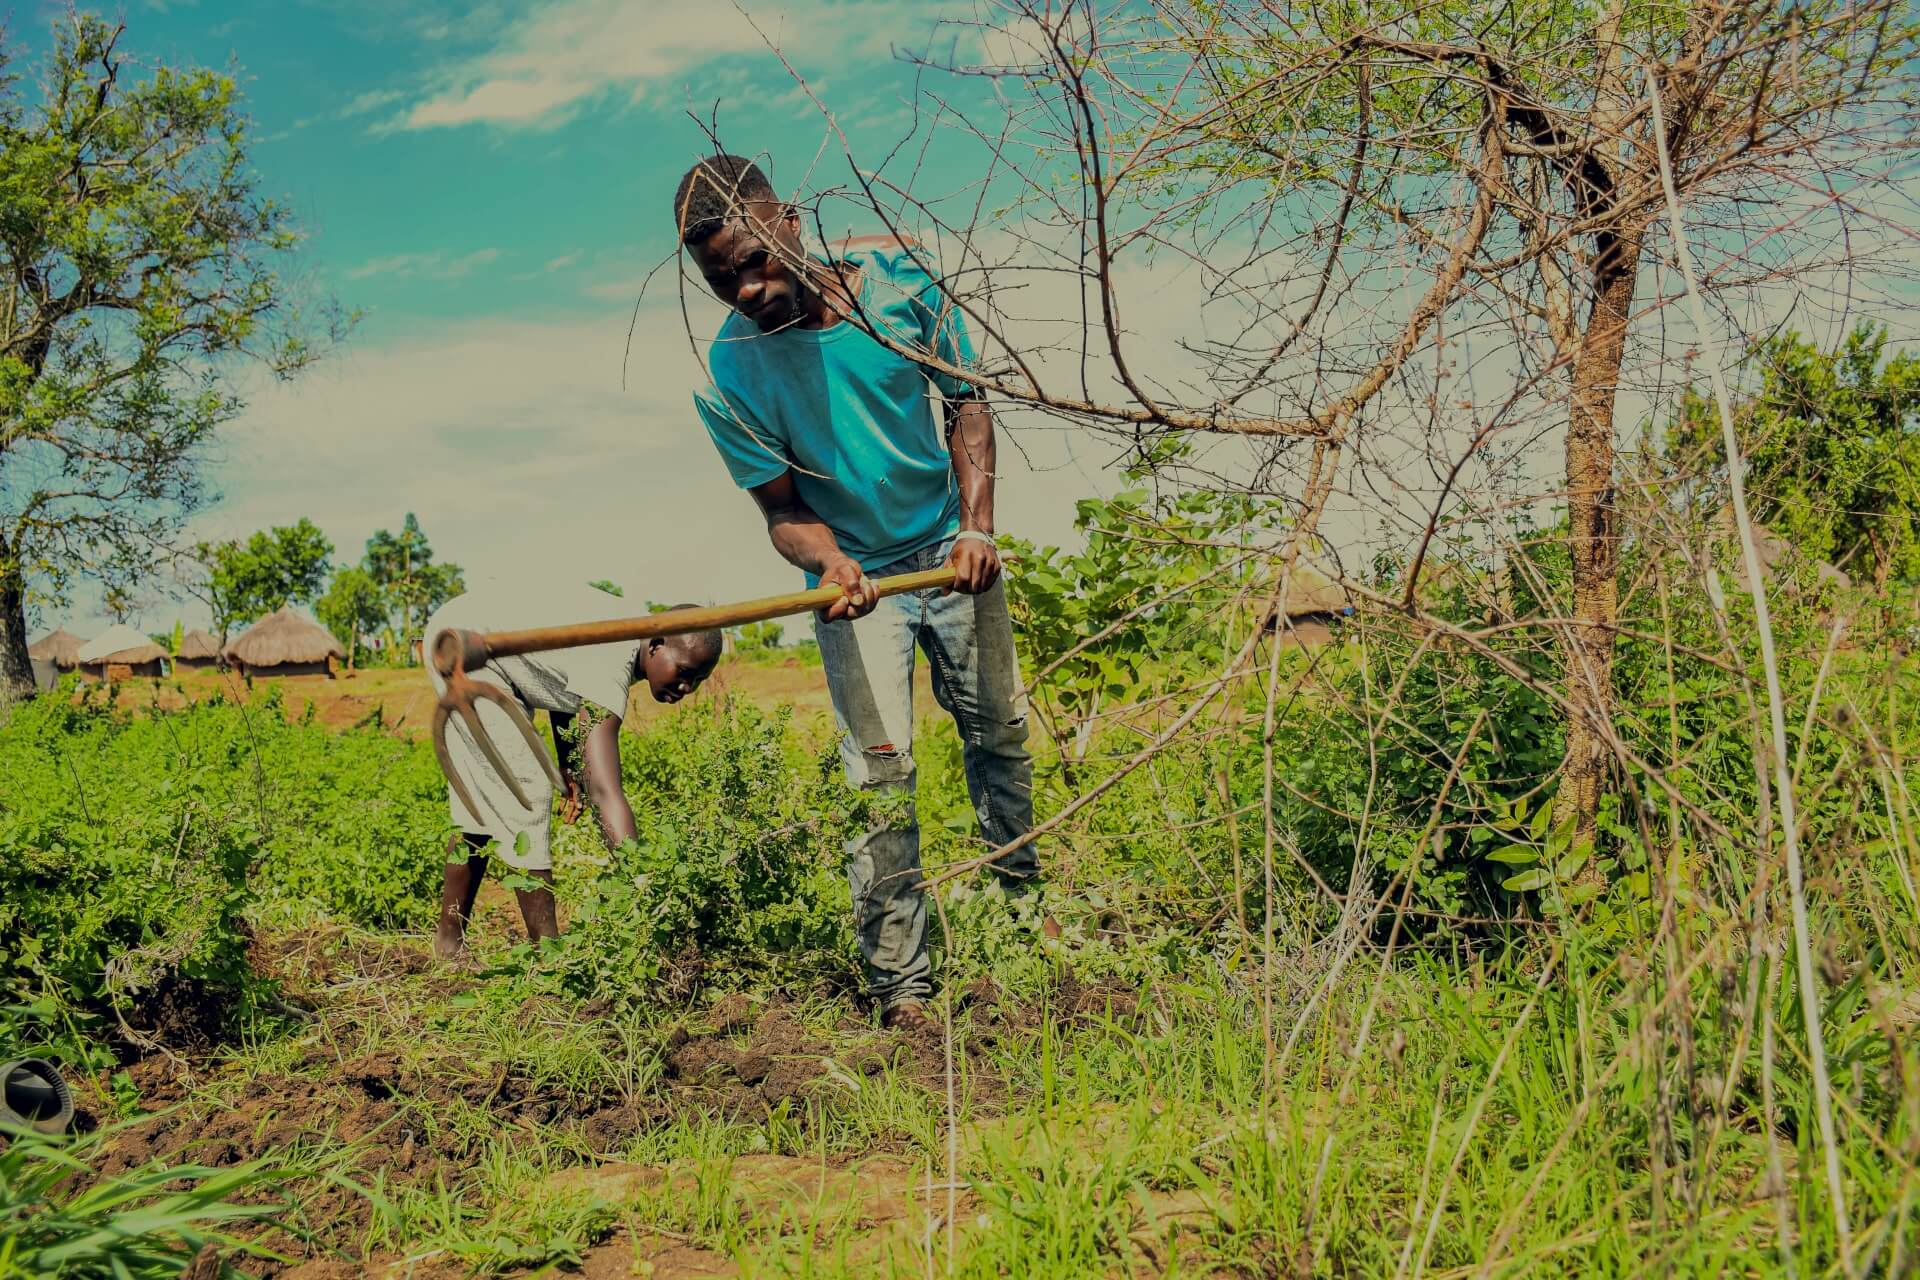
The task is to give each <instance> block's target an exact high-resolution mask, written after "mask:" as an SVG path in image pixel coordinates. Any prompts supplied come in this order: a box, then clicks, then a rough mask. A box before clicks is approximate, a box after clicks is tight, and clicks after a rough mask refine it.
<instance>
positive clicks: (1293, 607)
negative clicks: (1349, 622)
mask: <svg viewBox="0 0 1920 1280" xmlns="http://www.w3.org/2000/svg"><path fill="white" fill-rule="evenodd" d="M1352 612H1353V601H1352V599H1351V598H1349V597H1348V595H1347V589H1346V588H1345V587H1343V586H1341V585H1340V583H1339V581H1338V580H1337V579H1336V578H1335V577H1334V576H1333V575H1332V574H1331V573H1329V572H1327V570H1326V569H1325V567H1323V566H1321V565H1318V564H1315V563H1313V562H1312V561H1310V560H1308V559H1307V558H1306V557H1302V558H1300V559H1299V560H1296V561H1294V565H1293V572H1292V573H1290V574H1289V575H1288V576H1287V597H1286V599H1284V600H1282V601H1281V602H1280V607H1279V608H1278V609H1276V610H1274V611H1273V612H1272V613H1269V614H1268V615H1267V621H1266V625H1267V630H1269V631H1277V632H1279V633H1280V634H1281V635H1282V636H1283V637H1284V639H1283V641H1282V643H1286V642H1288V641H1291V642H1295V643H1298V644H1302V645H1313V644H1325V643H1326V642H1327V641H1328V640H1331V639H1333V623H1334V620H1335V619H1337V618H1340V617H1343V616H1345V615H1346V614H1349V613H1352ZM1282 618H1285V621H1284V622H1282V621H1281V619H1282Z"/></svg>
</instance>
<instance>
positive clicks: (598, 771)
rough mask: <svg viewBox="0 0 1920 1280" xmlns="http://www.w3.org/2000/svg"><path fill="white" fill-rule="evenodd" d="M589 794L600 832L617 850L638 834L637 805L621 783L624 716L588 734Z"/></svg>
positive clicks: (604, 722)
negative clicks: (621, 743)
mask: <svg viewBox="0 0 1920 1280" xmlns="http://www.w3.org/2000/svg"><path fill="white" fill-rule="evenodd" d="M585 755H586V758H587V793H588V795H589V796H590V798H591V799H592V800H593V811H594V812H595V813H596V814H598V815H599V816H600V835H601V837H602V838H603V839H604V840H606V842H607V848H609V849H617V848H619V847H620V846H621V845H623V844H625V843H626V842H627V841H629V840H631V839H633V838H634V837H635V835H637V834H638V828H637V827H636V826H635V824H634V821H633V806H632V805H630V804H628V803H627V793H626V791H625V790H624V789H622V787H621V786H620V717H619V716H608V717H607V718H606V719H605V720H602V721H601V722H600V723H599V724H596V725H595V726H593V728H592V729H591V730H589V731H588V733H587V742H586V749H585Z"/></svg>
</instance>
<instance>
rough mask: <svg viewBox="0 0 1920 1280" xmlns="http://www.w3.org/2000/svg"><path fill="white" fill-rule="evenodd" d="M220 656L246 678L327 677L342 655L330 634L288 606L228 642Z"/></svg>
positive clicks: (336, 642) (343, 654)
mask: <svg viewBox="0 0 1920 1280" xmlns="http://www.w3.org/2000/svg"><path fill="white" fill-rule="evenodd" d="M223 656H224V657H225V658H226V660H227V661H228V662H230V663H232V664H233V665H234V666H236V667H239V668H240V670H241V671H242V672H243V673H245V674H247V675H268V676H331V675H332V674H333V664H334V663H335V662H337V661H339V660H340V659H341V658H344V657H345V656H346V654H345V652H344V651H342V650H341V648H340V642H339V641H338V640H335V639H334V638H333V633H332V632H331V631H328V630H327V629H326V628H325V627H323V626H321V625H320V624H319V623H317V622H315V621H313V620H312V619H311V618H308V617H306V616H305V615H303V614H300V613H296V612H294V610H293V608H292V606H288V607H287V608H285V609H281V610H279V611H278V612H276V613H270V614H268V615H267V616H266V617H264V618H262V619H260V621H258V622H256V623H254V624H253V625H252V626H251V627H248V628H247V629H246V631H245V632H244V633H242V634H241V635H238V636H235V637H234V638H233V639H232V640H230V641H228V643H227V648H226V651H225V653H224V655H223Z"/></svg>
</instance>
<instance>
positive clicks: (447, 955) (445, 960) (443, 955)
mask: <svg viewBox="0 0 1920 1280" xmlns="http://www.w3.org/2000/svg"><path fill="white" fill-rule="evenodd" d="M433 958H434V959H436V960H438V961H440V962H441V963H442V964H460V963H461V962H463V961H464V960H466V958H467V939H466V935H465V934H463V933H455V934H448V933H447V932H446V930H444V929H435V930H434V931H433Z"/></svg>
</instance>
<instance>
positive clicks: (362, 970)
mask: <svg viewBox="0 0 1920 1280" xmlns="http://www.w3.org/2000/svg"><path fill="white" fill-rule="evenodd" d="M247 962H248V964H249V965H250V966H251V967H252V969H253V971H254V973H256V974H258V975H259V976H260V977H262V978H267V979H270V980H272V981H274V982H277V983H279V984H280V986H281V989H282V990H283V991H284V992H286V993H287V994H288V995H289V996H292V997H295V998H299V999H307V998H310V997H312V996H314V995H315V994H317V992H318V991H319V990H320V989H321V988H324V987H330V986H334V985H337V984H339V983H342V982H351V981H353V980H355V979H362V978H404V977H410V976H412V975H414V974H420V973H425V972H427V971H428V970H430V969H432V968H433V956H432V955H431V953H429V952H428V950H427V947H426V944H424V943H420V942H413V941H407V940H401V939H392V940H389V939H385V938H374V937H368V936H366V935H364V934H360V935H355V936H354V937H352V938H351V939H349V938H348V936H347V934H346V931H345V930H343V929H340V928H338V927H337V926H333V925H316V926H313V927H311V928H306V929H296V930H294V931H293V932H291V933H286V934H281V935H278V936H277V937H274V938H272V939H264V940H263V939H255V940H254V942H253V944H252V945H251V946H250V947H249V948H248V950H247Z"/></svg>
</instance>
